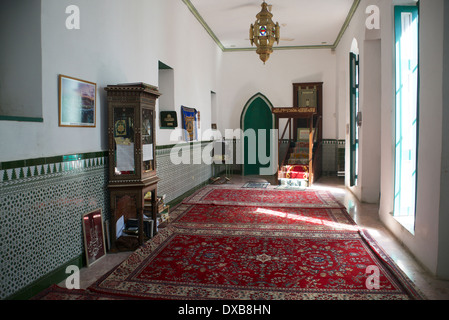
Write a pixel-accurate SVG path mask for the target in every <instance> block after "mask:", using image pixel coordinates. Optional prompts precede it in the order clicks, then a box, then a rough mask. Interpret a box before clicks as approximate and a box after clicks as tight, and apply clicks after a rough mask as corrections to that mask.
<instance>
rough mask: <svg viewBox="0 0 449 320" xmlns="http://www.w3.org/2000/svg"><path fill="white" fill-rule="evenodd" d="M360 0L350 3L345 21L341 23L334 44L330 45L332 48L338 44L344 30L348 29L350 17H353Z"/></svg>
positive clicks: (335, 47)
mask: <svg viewBox="0 0 449 320" xmlns="http://www.w3.org/2000/svg"><path fill="white" fill-rule="evenodd" d="M360 1H361V0H354V2H353V3H352V7H351V9H350V10H349V13H348V16H347V17H346V20H345V22H344V23H343V26H342V28H341V30H340V33H339V34H338V36H337V39H336V40H335V42H334V45H333V46H332V49H334V50H335V49H337V47H338V44H339V43H340V40H341V38H343V35H344V34H345V32H346V29H348V26H349V24H350V23H351V21H352V18H353V17H354V14H355V12H356V11H357V9H358V7H359V4H360Z"/></svg>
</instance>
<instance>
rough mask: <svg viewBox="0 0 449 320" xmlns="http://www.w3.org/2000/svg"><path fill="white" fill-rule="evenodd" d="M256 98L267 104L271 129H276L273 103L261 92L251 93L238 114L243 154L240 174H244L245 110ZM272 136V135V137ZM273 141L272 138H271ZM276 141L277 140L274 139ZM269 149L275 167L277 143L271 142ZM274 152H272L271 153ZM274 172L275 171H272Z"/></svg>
mask: <svg viewBox="0 0 449 320" xmlns="http://www.w3.org/2000/svg"><path fill="white" fill-rule="evenodd" d="M257 98H261V99H262V100H263V101H264V102H265V105H267V106H268V108H269V109H270V112H271V124H272V129H273V130H276V129H277V128H276V117H275V116H274V114H273V108H274V107H273V104H272V103H271V101H270V100H269V99H268V98H267V97H266V96H265V95H263V94H262V93H260V92H258V93H256V94H255V95H253V96H252V97H251V98H250V99H249V100H248V101H247V102H246V104H245V106H244V107H243V110H242V113H241V115H240V128H241V130H242V134H243V136H242V137H240V139H241V144H240V145H241V155H242V156H243V163H242V174H243V175H245V136H244V133H245V130H246V128H245V116H246V112H247V111H248V109H249V107H250V106H251V104H252V103H253V102H254V101H255V100H256V99H257ZM273 138H274V137H273ZM273 141H274V140H273ZM276 141H277V140H276ZM273 148H275V150H273ZM270 150H271V151H272V156H273V157H274V158H273V159H272V161H274V162H275V163H276V165H275V167H276V168H277V156H276V155H277V143H273V145H270ZM273 152H274V153H273ZM273 174H275V173H273Z"/></svg>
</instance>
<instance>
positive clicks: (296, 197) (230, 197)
mask: <svg viewBox="0 0 449 320" xmlns="http://www.w3.org/2000/svg"><path fill="white" fill-rule="evenodd" d="M183 203H185V204H215V205H234V206H261V205H263V206H264V207H268V206H270V207H273V206H274V207H290V208H292V207H297V208H344V206H343V205H342V204H341V203H340V202H339V201H337V199H335V197H334V196H333V195H332V194H331V193H330V192H328V191H324V190H310V189H307V190H305V191H297V190H280V189H275V188H261V189H257V188H241V187H231V186H225V187H223V186H207V187H205V188H203V189H200V190H198V191H197V192H196V193H194V194H193V195H191V196H190V197H188V198H186V199H185V200H184V201H183Z"/></svg>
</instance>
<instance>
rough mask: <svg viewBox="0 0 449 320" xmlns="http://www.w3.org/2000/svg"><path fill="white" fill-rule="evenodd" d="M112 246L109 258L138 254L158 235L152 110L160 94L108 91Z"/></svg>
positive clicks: (144, 88) (141, 87)
mask: <svg viewBox="0 0 449 320" xmlns="http://www.w3.org/2000/svg"><path fill="white" fill-rule="evenodd" d="M105 90H106V92H107V99H108V139H109V184H108V189H109V191H110V207H111V220H110V230H109V232H110V243H111V248H110V250H111V251H112V252H117V251H130V250H135V249H137V248H138V247H139V246H140V245H142V244H143V243H144V242H145V241H146V240H148V239H149V238H151V237H152V236H153V235H155V234H156V230H157V229H156V218H157V216H156V214H157V183H158V181H159V178H158V177H157V175H156V158H155V143H156V132H155V113H156V111H155V105H156V100H157V99H158V98H159V96H160V93H159V91H158V88H156V87H153V86H150V85H148V84H145V83H133V84H122V85H120V84H119V85H109V86H107V87H106V88H105Z"/></svg>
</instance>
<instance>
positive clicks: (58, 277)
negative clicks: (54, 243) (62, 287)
mask: <svg viewBox="0 0 449 320" xmlns="http://www.w3.org/2000/svg"><path fill="white" fill-rule="evenodd" d="M71 265H74V266H77V267H78V268H80V269H81V268H82V267H83V266H84V265H85V258H84V257H83V256H82V255H81V256H78V257H77V258H75V259H73V260H71V261H69V262H67V263H66V264H64V265H63V266H61V267H59V268H58V269H56V270H54V271H53V272H50V273H49V274H47V275H45V276H43V277H42V278H40V279H39V280H37V281H35V282H34V283H32V284H30V285H28V286H26V287H25V288H23V289H21V290H19V291H18V292H16V293H14V294H13V295H12V296H10V297H8V298H6V299H5V300H29V299H30V298H32V297H34V296H35V295H37V294H38V293H39V292H41V291H43V290H45V289H47V288H48V287H50V286H51V285H53V284H57V283H60V282H61V281H64V280H65V279H67V277H68V276H69V274H67V273H65V270H66V268H67V267H68V266H71Z"/></svg>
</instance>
